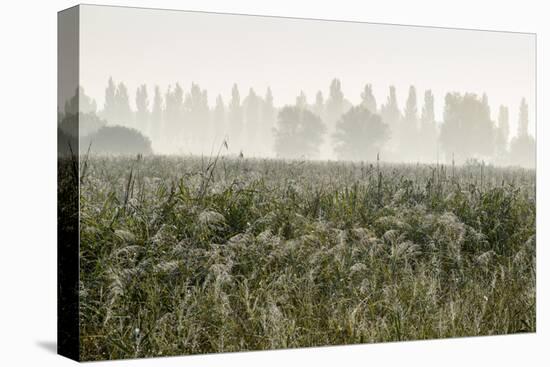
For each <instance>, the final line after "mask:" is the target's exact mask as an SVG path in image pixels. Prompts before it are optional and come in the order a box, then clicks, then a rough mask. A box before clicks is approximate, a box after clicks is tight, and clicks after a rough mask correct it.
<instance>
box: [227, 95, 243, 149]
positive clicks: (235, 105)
mask: <svg viewBox="0 0 550 367" xmlns="http://www.w3.org/2000/svg"><path fill="white" fill-rule="evenodd" d="M228 109H229V137H230V142H231V143H233V144H234V145H236V146H237V148H238V149H240V148H241V135H242V131H243V112H242V107H241V96H240V94H239V88H238V87H237V84H233V88H232V89H231V100H230V101H229V106H228Z"/></svg>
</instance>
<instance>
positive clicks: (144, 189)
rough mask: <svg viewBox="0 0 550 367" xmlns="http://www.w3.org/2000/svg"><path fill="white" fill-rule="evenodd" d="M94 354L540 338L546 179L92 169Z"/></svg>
mask: <svg viewBox="0 0 550 367" xmlns="http://www.w3.org/2000/svg"><path fill="white" fill-rule="evenodd" d="M80 170H81V172H80V176H81V177H80V180H81V190H80V199H81V203H80V205H81V208H80V211H81V214H80V215H81V216H80V223H81V228H80V232H81V245H80V246H81V247H80V256H81V260H80V261H81V263H80V279H81V283H80V334H81V335H80V337H81V340H80V343H81V351H80V353H81V357H82V358H83V359H84V360H96V359H111V358H130V357H145V356H161V355H175V354H192V353H209V352H229V351H244V350H258V349H271V348H292V347H307V346H321V345H334V344H349V343H367V342H383V341H396V340H412V339H427V338H443V337H458V336H471V335H494V334H505V333H515V332H533V331H535V197H534V195H535V174H534V171H530V170H524V169H499V168H494V167H487V166H483V165H478V164H470V165H467V166H461V167H456V168H454V167H451V166H436V165H432V166H428V165H388V164H380V165H378V164H376V163H375V164H366V163H365V164H351V163H334V162H333V163H330V162H318V163H317V162H299V161H292V162H283V161H274V160H247V159H225V158H219V159H202V158H197V157H195V158H193V157H187V158H172V157H144V158H142V157H138V158H137V159H136V158H135V157H132V158H108V157H103V158H101V157H95V158H90V159H88V158H83V160H82V162H81V165H80Z"/></svg>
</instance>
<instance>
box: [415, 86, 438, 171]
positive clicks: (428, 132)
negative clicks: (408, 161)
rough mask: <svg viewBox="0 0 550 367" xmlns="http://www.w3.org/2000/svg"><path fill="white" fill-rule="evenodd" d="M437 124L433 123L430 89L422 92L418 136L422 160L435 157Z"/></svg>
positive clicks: (432, 96) (430, 159)
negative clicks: (422, 98)
mask: <svg viewBox="0 0 550 367" xmlns="http://www.w3.org/2000/svg"><path fill="white" fill-rule="evenodd" d="M437 144H438V142H437V126H436V124H435V112H434V95H433V93H432V91H431V90H427V91H426V92H425V93H424V106H423V107H422V114H421V116H420V137H419V145H418V149H419V152H420V154H421V158H422V160H423V161H433V160H434V159H437Z"/></svg>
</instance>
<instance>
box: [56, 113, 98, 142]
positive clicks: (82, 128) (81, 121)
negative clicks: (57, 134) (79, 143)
mask: <svg viewBox="0 0 550 367" xmlns="http://www.w3.org/2000/svg"><path fill="white" fill-rule="evenodd" d="M106 123H107V122H106V121H105V120H103V119H101V118H99V117H98V116H97V114H95V113H94V112H87V113H84V112H80V113H78V114H65V115H64V117H63V119H62V120H61V123H60V124H59V129H61V130H62V131H63V133H65V134H67V135H72V136H74V137H84V136H87V135H90V134H93V133H95V132H96V131H98V130H99V129H101V128H102V127H103V126H105V125H106Z"/></svg>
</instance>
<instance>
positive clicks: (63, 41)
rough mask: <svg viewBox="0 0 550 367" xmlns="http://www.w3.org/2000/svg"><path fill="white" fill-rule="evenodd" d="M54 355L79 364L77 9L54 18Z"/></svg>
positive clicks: (67, 10)
mask: <svg viewBox="0 0 550 367" xmlns="http://www.w3.org/2000/svg"><path fill="white" fill-rule="evenodd" d="M57 78H58V79H57V88H58V91H57V352H58V353H59V354H61V355H63V356H66V357H68V358H71V359H75V360H79V317H78V312H79V307H78V279H79V276H78V274H79V169H78V166H79V159H78V154H79V146H78V141H79V139H78V131H79V121H78V118H79V117H78V102H79V101H78V99H79V96H78V85H79V7H78V6H76V7H73V8H69V9H66V10H63V11H61V12H59V13H58V17H57Z"/></svg>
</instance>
